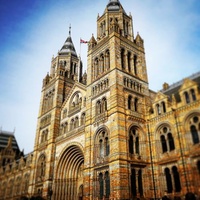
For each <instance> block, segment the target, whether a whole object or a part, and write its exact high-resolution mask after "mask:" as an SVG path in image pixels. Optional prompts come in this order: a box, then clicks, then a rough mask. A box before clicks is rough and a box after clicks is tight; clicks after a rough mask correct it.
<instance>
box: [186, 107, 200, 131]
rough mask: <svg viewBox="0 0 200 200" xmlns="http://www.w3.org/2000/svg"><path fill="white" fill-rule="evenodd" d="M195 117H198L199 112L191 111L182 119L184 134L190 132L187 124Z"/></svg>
mask: <svg viewBox="0 0 200 200" xmlns="http://www.w3.org/2000/svg"><path fill="white" fill-rule="evenodd" d="M195 116H199V117H200V110H192V111H190V112H189V113H187V115H186V116H185V117H184V119H183V124H184V126H183V128H184V130H185V133H187V132H188V131H189V130H190V126H189V122H190V120H191V119H192V118H193V117H195Z"/></svg>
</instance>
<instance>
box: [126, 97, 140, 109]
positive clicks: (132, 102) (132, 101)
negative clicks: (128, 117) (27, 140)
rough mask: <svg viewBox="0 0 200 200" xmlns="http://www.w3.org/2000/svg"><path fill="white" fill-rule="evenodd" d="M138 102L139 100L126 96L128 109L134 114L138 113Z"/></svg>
mask: <svg viewBox="0 0 200 200" xmlns="http://www.w3.org/2000/svg"><path fill="white" fill-rule="evenodd" d="M138 102H139V99H138V98H137V97H135V98H133V97H132V96H131V95H129V96H128V109H129V110H132V111H134V112H138V111H139V110H138V109H139V108H138Z"/></svg>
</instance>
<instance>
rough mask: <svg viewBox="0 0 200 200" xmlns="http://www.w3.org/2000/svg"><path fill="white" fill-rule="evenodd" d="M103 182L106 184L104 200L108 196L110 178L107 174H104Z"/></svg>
mask: <svg viewBox="0 0 200 200" xmlns="http://www.w3.org/2000/svg"><path fill="white" fill-rule="evenodd" d="M105 182H106V198H109V196H110V176H109V172H106V173H105Z"/></svg>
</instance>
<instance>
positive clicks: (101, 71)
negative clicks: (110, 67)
mask: <svg viewBox="0 0 200 200" xmlns="http://www.w3.org/2000/svg"><path fill="white" fill-rule="evenodd" d="M100 58H101V60H100V62H101V66H100V67H101V69H100V73H103V72H104V71H105V66H104V55H103V54H101V56H100Z"/></svg>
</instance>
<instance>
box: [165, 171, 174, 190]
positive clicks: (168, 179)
mask: <svg viewBox="0 0 200 200" xmlns="http://www.w3.org/2000/svg"><path fill="white" fill-rule="evenodd" d="M165 178H166V183H167V192H168V193H172V190H173V187H172V177H171V174H170V171H169V168H165Z"/></svg>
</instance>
